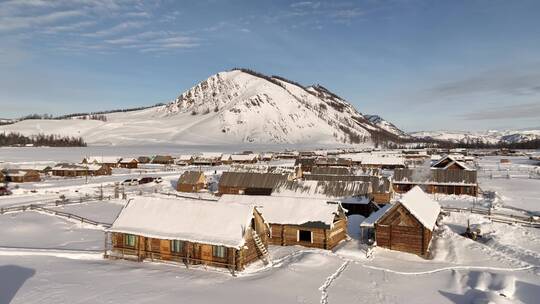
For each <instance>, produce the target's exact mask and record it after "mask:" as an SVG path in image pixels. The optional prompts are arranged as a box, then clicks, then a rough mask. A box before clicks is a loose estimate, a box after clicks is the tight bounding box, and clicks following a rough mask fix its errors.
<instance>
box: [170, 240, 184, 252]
mask: <svg viewBox="0 0 540 304" xmlns="http://www.w3.org/2000/svg"><path fill="white" fill-rule="evenodd" d="M176 244H178V246H176ZM184 246H185V242H184V241H181V240H171V245H170V248H171V252H172V253H183V252H184ZM176 247H178V250H176V249H177V248H176Z"/></svg>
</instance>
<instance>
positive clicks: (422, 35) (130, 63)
mask: <svg viewBox="0 0 540 304" xmlns="http://www.w3.org/2000/svg"><path fill="white" fill-rule="evenodd" d="M539 12H540V2H539V1H496V0H494V1H428V0H426V1H414V0H409V1H407V0H402V1H376V0H368V1H255V0H251V1H224V0H223V1H218V0H199V1H189V0H183V1H172V0H170V1H167V0H161V1H145V0H59V1H53V0H50V1H49V0H20V1H9V0H8V1H1V2H0V39H1V40H0V41H1V43H0V117H3V118H5V117H17V116H20V115H24V114H28V113H52V114H63V113H72V112H88V111H97V110H107V109H115V108H125V107H135V106H142V105H150V104H154V103H157V102H166V101H169V100H171V99H173V98H174V97H176V96H177V95H178V94H180V93H181V92H183V91H184V90H186V89H188V88H190V87H191V86H193V85H195V84H196V83H197V82H199V81H201V80H204V79H206V78H207V77H208V76H210V75H212V74H215V73H217V72H219V71H223V70H229V69H231V68H233V67H248V68H252V69H255V70H257V71H260V72H262V73H265V74H275V75H281V76H284V77H286V78H289V79H292V80H295V81H297V82H300V83H302V84H305V85H309V84H312V83H320V84H322V85H324V86H325V87H327V88H329V89H330V90H332V91H334V92H335V93H337V94H338V95H340V96H342V97H344V98H345V99H347V100H349V101H350V102H352V103H353V104H354V105H355V106H356V107H357V109H358V110H359V111H361V112H363V113H370V114H379V115H381V116H382V117H384V118H386V119H387V120H389V121H391V122H394V123H395V124H396V125H397V126H398V127H401V128H402V129H404V130H407V131H414V130H438V129H450V130H485V129H495V128H498V129H507V128H530V127H540V18H539V17H538V16H539V15H538V13H539Z"/></svg>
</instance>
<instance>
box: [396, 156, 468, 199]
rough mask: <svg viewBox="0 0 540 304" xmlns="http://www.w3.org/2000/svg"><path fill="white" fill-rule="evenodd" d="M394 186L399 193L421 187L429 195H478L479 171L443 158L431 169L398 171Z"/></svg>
mask: <svg viewBox="0 0 540 304" xmlns="http://www.w3.org/2000/svg"><path fill="white" fill-rule="evenodd" d="M392 184H393V188H394V191H396V192H398V193H405V192H407V191H409V190H410V189H412V188H414V187H415V186H420V187H421V188H422V189H423V190H424V191H425V192H427V193H441V194H456V195H470V196H477V195H478V181H477V171H476V170H475V169H472V168H470V167H469V166H467V165H466V164H465V163H463V162H461V161H458V160H456V159H454V158H453V157H452V156H445V157H443V158H441V159H440V160H439V161H437V162H435V163H434V164H433V165H432V166H431V167H430V168H426V167H417V168H414V169H396V170H395V171H394V176H393V181H392Z"/></svg>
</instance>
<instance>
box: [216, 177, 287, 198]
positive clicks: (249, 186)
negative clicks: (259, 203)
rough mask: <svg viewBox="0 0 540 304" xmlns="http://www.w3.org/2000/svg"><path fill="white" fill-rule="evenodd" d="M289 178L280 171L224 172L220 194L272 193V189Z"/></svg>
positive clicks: (220, 184) (220, 182)
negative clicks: (279, 172)
mask: <svg viewBox="0 0 540 304" xmlns="http://www.w3.org/2000/svg"><path fill="white" fill-rule="evenodd" d="M287 178H288V177H287V175H285V174H278V173H255V172H223V174H222V175H221V178H220V179H219V185H218V187H219V194H247V195H270V194H271V193H272V189H274V187H275V186H276V185H277V184H278V183H279V182H280V181H283V180H287Z"/></svg>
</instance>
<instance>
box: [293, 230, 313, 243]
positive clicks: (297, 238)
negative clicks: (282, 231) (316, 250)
mask: <svg viewBox="0 0 540 304" xmlns="http://www.w3.org/2000/svg"><path fill="white" fill-rule="evenodd" d="M300 232H309V241H306V240H301V239H300ZM296 241H297V242H304V243H311V244H313V231H311V230H303V229H298V230H296Z"/></svg>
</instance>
